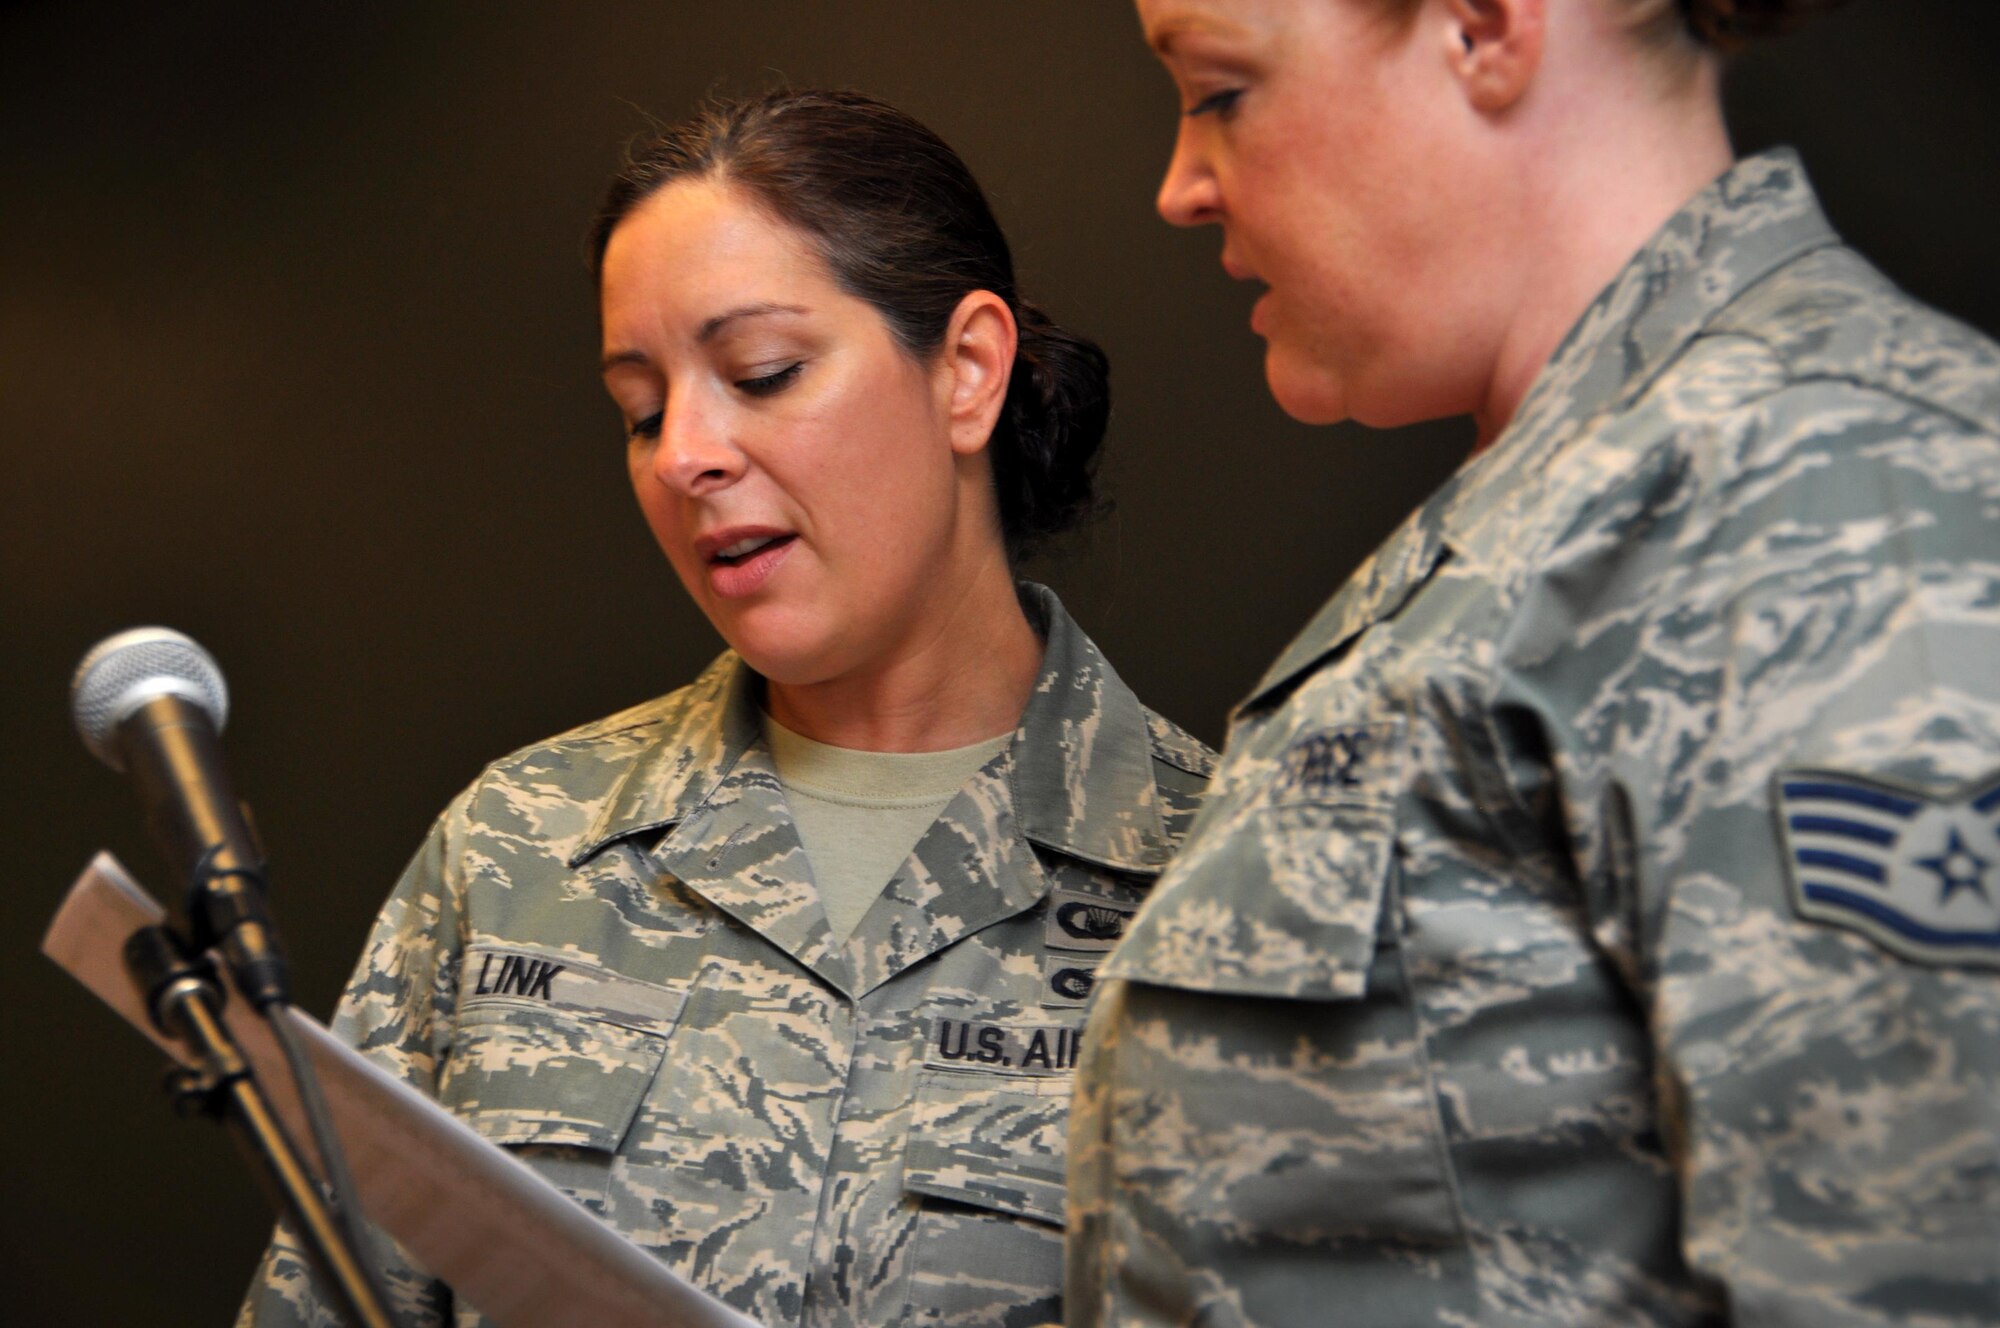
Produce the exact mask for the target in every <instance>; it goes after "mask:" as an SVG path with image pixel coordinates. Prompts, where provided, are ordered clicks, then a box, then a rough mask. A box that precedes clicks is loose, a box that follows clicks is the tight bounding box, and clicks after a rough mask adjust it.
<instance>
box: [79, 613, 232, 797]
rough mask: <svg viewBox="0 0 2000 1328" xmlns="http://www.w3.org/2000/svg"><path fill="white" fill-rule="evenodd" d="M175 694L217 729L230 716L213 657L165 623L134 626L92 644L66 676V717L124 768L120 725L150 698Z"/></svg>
mask: <svg viewBox="0 0 2000 1328" xmlns="http://www.w3.org/2000/svg"><path fill="white" fill-rule="evenodd" d="M160 696H178V697H180V698H181V699H183V700H185V701H187V702H188V703H189V704H190V705H193V706H195V707H197V708H199V709H200V710H201V711H202V712H203V713H204V714H206V715H207V716H208V719H209V723H210V724H212V725H214V727H215V731H216V732H217V733H220V732H222V725H223V723H224V721H226V720H227V719H228V718H229V687H228V685H227V684H226V683H224V682H223V680H222V670H221V669H220V668H219V667H217V665H216V662H215V660H214V658H213V657H211V656H210V655H209V653H208V652H207V651H206V650H203V649H202V648H201V647H200V646H198V645H196V644H195V643H194V642H193V641H191V640H190V639H188V638H187V637H185V636H183V635H181V634H180V633H179V632H176V631H174V630H173V629H172V628H168V627H134V628H132V629H131V630H130V631H125V632H120V633H118V634H117V635H116V636H107V637H106V638H104V639H103V640H102V641H99V642H98V643H97V644H96V645H94V646H92V647H91V648H90V651H89V653H88V654H86V655H84V657H83V662H82V663H80V664H78V665H77V666H76V676H75V677H73V678H71V679H70V684H69V710H70V717H71V718H72V719H74V720H75V721H76V731H77V732H78V733H79V734H81V735H82V737H83V745H84V746H86V747H88V748H90V750H91V753H92V754H93V755H95V756H96V757H97V759H98V760H100V761H102V762H104V763H105V764H106V765H108V766H110V767H111V768H112V769H113V770H123V769H124V768H125V762H124V759H123V757H121V756H120V755H119V751H118V744H117V741H116V738H117V733H118V726H119V725H120V724H122V723H124V722H125V720H126V719H127V718H129V717H130V716H131V714H132V713H133V712H134V711H135V710H137V709H139V707H141V706H143V705H145V704H146V703H147V702H148V701H151V700H153V699H154V698H155V697H160Z"/></svg>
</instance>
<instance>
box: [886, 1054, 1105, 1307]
mask: <svg viewBox="0 0 2000 1328" xmlns="http://www.w3.org/2000/svg"><path fill="white" fill-rule="evenodd" d="M995 1030H998V1032H996V1031H995ZM982 1034H984V1035H985V1037H984V1040H983V1043H982V1038H981V1035H982ZM1080 1038H1081V1027H1080V1025H1071V1024H1037V1025H1019V1026H1016V1025H998V1024H981V1023H974V1022H969V1021H956V1020H950V1019H944V1020H939V1021H936V1023H935V1024H934V1026H933V1032H932V1040H933V1043H934V1044H936V1046H935V1047H934V1048H933V1055H932V1056H931V1057H930V1058H929V1059H930V1060H931V1061H932V1062H933V1063H932V1064H929V1065H927V1066H926V1067H925V1068H923V1069H921V1070H919V1071H918V1075H917V1089H916V1099H915V1102H914V1104H913V1107H912V1110H911V1117H910V1134H909V1141H908V1144H907V1145H906V1148H905V1151H904V1156H903V1185H904V1188H905V1190H907V1191H908V1192H909V1193H911V1194H915V1195H921V1196H924V1197H925V1198H926V1199H929V1200H942V1201H943V1202H927V1203H925V1204H924V1205H923V1208H922V1211H921V1212H920V1214H919V1215H918V1218H917V1232H916V1247H915V1251H914V1254H913V1262H912V1266H911V1273H910V1320H911V1321H912V1322H915V1323H941V1322H950V1323H997V1322H1000V1321H1001V1320H1002V1319H1003V1318H1006V1319H1008V1321H1014V1320H1015V1319H1017V1318H1018V1320H1019V1321H1020V1322H1025V1323H1040V1322H1043V1321H1046V1320H1052V1319H1055V1318H1057V1317H1059V1313H1060V1305H1059V1299H1058V1291H1059V1288H1060V1287H1061V1285H1062V1221H1063V1194H1064V1175H1063V1173H1064V1169H1065V1164H1066V1161H1067V1156H1068V1132H1069V1103H1070V1079H1071V1071H1072V1067H1073V1066H1074V1064H1075V1060H1076V1051H1077V1046H1078V1043H1079V1041H1080ZM953 1039H958V1041H957V1044H956V1048H955V1049H956V1050H957V1051H958V1052H959V1054H961V1055H964V1056H967V1057H970V1058H973V1059H975V1060H976V1059H977V1058H978V1057H980V1056H981V1055H989V1056H992V1057H994V1058H995V1059H994V1060H992V1061H989V1062H983V1063H982V1068H978V1069H952V1068H940V1067H938V1066H937V1065H936V1064H935V1061H936V1059H937V1057H936V1055H935V1052H936V1049H937V1047H942V1048H944V1050H945V1051H946V1052H947V1053H949V1052H950V1051H951V1050H953V1049H954V1047H953ZM996 1067H997V1068H996ZM1014 1070H1022V1071H1025V1072H1022V1073H1014V1072H1012V1071H1014ZM1023 1315H1025V1317H1020V1316H1023Z"/></svg>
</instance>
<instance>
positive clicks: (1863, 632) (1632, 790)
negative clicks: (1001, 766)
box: [1067, 0, 2000, 1328]
mask: <svg viewBox="0 0 2000 1328" xmlns="http://www.w3.org/2000/svg"><path fill="white" fill-rule="evenodd" d="M1820 7H1823V6H1821V5H1812V4H1802V3H1798V2H1797V0H1791V2H1790V3H1785V2H1781V0H1680V3H1674V2H1673V0H1139V11H1140V16H1141V19H1142V21H1143V24H1144V27H1145V30H1146V35H1147V37H1148V39H1149V40H1150V42H1151V43H1152V45H1153V47H1154V49H1155V50H1156V51H1157V52H1158V54H1159V55H1160V57H1161V59H1162V60H1163V62H1164V63H1165V64H1166V66H1167V68H1168V70H1169V72H1170V73H1171V74H1172V75H1173V78H1174V81H1175V83H1176V85H1177V87H1178V88H1179V91H1180V94H1181V103H1182V109H1183V111H1184V115H1183V117H1182V120H1181V126H1180V131H1179V138H1178V141H1177V143H1176V146H1175V149H1174V154H1173V158H1172V161H1171V164H1170V165H1169V166H1168V169H1167V175H1166V179H1165V181H1164V183H1163V184H1162V185H1161V188H1160V194H1159V208H1160V211H1161V212H1162V214H1163V215H1164V216H1165V217H1166V218H1167V220H1169V221H1171V222H1173V223H1175V224H1178V225H1199V224H1204V223H1209V222H1213V223H1216V224H1217V225H1219V226H1220V227H1221V229H1222V241H1223V243H1222V262H1223V265H1224V267H1225V268H1227V269H1228V270H1229V272H1230V273H1231V274H1232V275H1235V276H1237V277H1240V278H1244V279H1248V280H1254V281H1258V282H1261V283H1262V284H1263V285H1265V286H1266V287H1268V289H1267V290H1265V291H1264V293H1263V294H1262V296H1261V298H1260V299H1258V301H1257V303H1256V308H1255V311H1254V313H1253V314H1252V316H1251V327H1252V328H1253V329H1254V330H1255V331H1257V332H1258V333H1260V334H1261V335H1262V336H1263V337H1264V339H1265V341H1266V344H1267V353H1266V360H1265V371H1266V375H1267V378H1268V381H1269V385H1270V388H1271V391H1272V393H1273V395H1274V396H1275V397H1276V398H1277V400H1278V402H1279V403H1280V404H1281V405H1282V406H1283V407H1284V408H1285V409H1286V410H1287V411H1288V412H1290V413H1291V414H1292V415H1294V416H1296V417H1298V418H1300V419H1302V420H1307V421H1315V422H1333V421H1337V420H1342V419H1353V420H1358V421H1360V422H1362V423H1366V424H1372V425H1381V426H1387V425H1396V424H1403V423H1408V422H1411V421H1416V420H1423V419H1430V418H1435V417H1439V416H1444V415H1451V414H1460V413H1463V414H1469V415H1471V416H1472V418H1473V420H1474V422H1475V423H1476V425H1477V429H1478V446H1477V450H1476V452H1475V454H1474V455H1473V457H1472V458H1471V459H1470V460H1469V461H1468V462H1467V463H1466V464H1465V465H1464V466H1463V467H1462V468H1461V469H1460V470H1459V471H1458V473H1457V474H1456V475H1455V476H1453V477H1452V478H1451V479H1450V480H1449V481H1448V482H1447V483H1446V484H1445V485H1444V486H1443V488H1442V489H1440V491H1439V492H1438V493H1437V494H1436V495H1435V496H1433V497H1432V498H1431V499H1430V500H1429V501H1428V502H1427V503H1426V504H1425V505H1424V506H1423V507H1422V508H1421V509H1419V511H1417V512H1416V513H1415V514H1414V515H1413V516H1412V517H1411V518H1410V519H1409V520H1408V521H1407V522H1406V523H1405V524H1404V525H1403V527H1402V528H1401V529H1400V530H1399V531H1397V532H1396V533H1395V534H1394V535H1393V536H1392V537H1391V538H1390V539H1389V540H1388V542H1387V543H1386V544H1384V546H1383V547H1382V548H1381V549H1380V550H1379V551H1378V552H1377V553H1376V555H1375V556H1374V558H1373V559H1372V560H1371V561H1370V562H1369V563H1368V564H1367V565H1365V566H1364V567H1363V568H1362V569H1361V570H1360V571H1359V572H1358V573H1357V574H1356V575H1355V576H1354V578H1353V579H1352V580H1351V581H1350V582H1349V583H1348V584H1347V585H1346V587H1345V588H1344V589H1342V590H1341V591H1340V592H1339V593H1338V594H1337V595H1335V596H1334V598H1333V599H1332V600H1331V601H1330V602H1329V603H1328V605H1327V606H1326V608H1325V609H1324V610H1323V611H1322V612H1321V613H1320V615H1319V616H1318V617H1317V618H1316V619H1315V620H1314V621H1313V622H1312V623H1311V624H1309V625H1308V626H1307V627H1306V628H1305V630H1304V632H1303V633H1302V634H1301V635H1300V636H1299V638H1298V639H1297V641H1296V642H1295V643H1294V644H1293V645H1292V646H1291V647H1290V648H1289V649H1287V650H1286V651H1285V653H1284V654H1283V656H1282V657H1281V658H1280V659H1279V660H1278V661H1277V663H1276V664H1275V665H1274V666H1273V667H1272V668H1271V670H1270V671H1269V673H1268V674H1267V675H1266V676H1265V677H1264V679H1263V680H1262V681H1261V682H1260V683H1259V684H1258V685H1257V686H1256V688H1255V690H1254V691H1253V692H1252V693H1251V696H1250V698H1249V699H1248V700H1247V701H1246V702H1245V703H1244V704H1243V705H1242V706H1241V707H1240V708H1239V709H1238V711H1237V712H1236V715H1235V717H1234V722H1233V725H1232V728H1231V731H1230V738H1229V744H1228V749H1227V751H1226V753H1225V755H1224V757H1223V761H1222V766H1221V768H1220V769H1219V771H1218V773H1217V780H1216V785H1215V789H1216V792H1215V793H1214V794H1213V795H1212V797H1211V798H1210V800H1209V804H1208V806H1207V807H1206V808H1205V810H1204V812H1203V815H1202V820H1201V824H1200V826H1199V827H1198V828H1197V829H1196V830H1195V832H1194V833H1193V834H1192V835H1191V836H1190V838H1189V841H1188V844H1187V846H1186V847H1185V849H1184V850H1183V852H1182V853H1181V855H1180V857H1179V858H1178V859H1177V860H1176V862H1175V864H1174V866H1173V867H1172V868H1171V869H1170V871H1169V872H1168V873H1167V875H1166V876H1164V877H1163V878H1162V880H1161V882H1160V884H1159V886H1158V887H1157V888H1156V889H1155V890H1154V891H1153V893H1152V895H1151V897H1150V898H1149V900H1148V902H1147V904H1146V906H1145V907H1144V908H1143V909H1142V910H1141V911H1140V913H1139V915H1138V917H1137V918H1136V919H1134V921H1133V923H1132V926H1131V927H1130V928H1129V929H1128V934H1127V935H1126V937H1125V939H1124V941H1123V942H1122V943H1121V945H1120V947H1119V948H1118V950H1117V951H1115V952H1114V953H1113V955H1112V957H1111V958H1110V959H1109V960H1108V961H1107V962H1106V965H1105V968H1104V970H1103V981H1102V983H1101V984H1100V987H1099V991H1098V994H1097V998H1096V1004H1095V1006H1094V1007H1093V1012H1092V1015H1091V1021H1090V1029H1089V1032H1088V1033H1087V1035H1086V1038H1085V1044H1084V1045H1085V1050H1084V1064H1083V1065H1082V1066H1081V1067H1080V1068H1079V1070H1078V1083H1077V1096H1076V1106H1075V1113H1074V1118H1073V1119H1074V1130H1073V1134H1072V1144H1071V1159H1072V1167H1071V1184H1072V1191H1071V1204H1072V1213H1071V1223H1070V1228H1069V1235H1070V1253H1071V1262H1070V1273H1069V1278H1070V1280H1069V1283H1068V1287H1067V1290H1068V1296H1067V1306H1068V1310H1069V1314H1070V1318H1071V1322H1072V1323H1073V1324H1088V1325H1096V1324H1119V1325H1126V1324H1192V1323H1199V1324H1203V1325H1206V1326H1209V1328H1224V1326H1225V1325H1238V1324H1251V1323H1254V1324H1260V1325H1279V1324H1301V1325H1303V1324H1312V1325H1319V1324H1341V1325H1346V1326H1348V1328H1372V1326H1375V1325H1381V1326H1382V1328H1409V1326H1410V1325H1416V1324H1456V1325H1471V1324H1480V1325H1500V1324H1523V1325H1525V1324H1536V1325H1543V1324H1592V1325H1610V1324H1620V1325H1638V1324H1719V1323H1724V1322H1737V1323H1746V1324H1786V1325H1814V1328H1820V1326H1822V1325H1835V1324H1888V1323H1934V1324H1946V1323H1952V1324H1961V1323H1974V1322H1979V1323H1994V1322H2000V1280H1996V1276H2000V1275H1996V1271H1995V1267H1996V1256H2000V975H1997V974H1996V973H1995V972H1994V969H1995V967H1996V964H2000V835H1996V823H2000V668H1996V667H1995V662H1994V661H1995V659H1996V656H2000V349H1996V347H1995V346H1994V345H1993V343H1992V342H1990V341H1988V340H1986V339H1985V338H1984V337H1982V336H1980V335H1978V334H1977V333H1975V332H1973V331H1971V330H1969V329H1967V328H1965V327H1962V326H1959V325H1958V324H1955V323H1953V322H1952V321H1950V320H1949V319H1947V318H1945V317H1943V316H1941V315H1939V314H1937V313H1935V312H1933V311H1931V310H1929V309H1926V308H1924V307H1922V306H1921V305H1918V304H1917V303H1915V302H1914V301H1912V300H1911V299H1909V298H1908V297H1907V296H1905V295H1903V294H1902V293H1901V292H1899V291H1897V290H1896V289H1895V288H1894V287H1893V286H1891V285H1890V284H1889V283H1888V282H1887V281H1886V280H1884V279H1883V278H1882V277H1881V276H1880V275H1879V274H1878V273H1876V272H1875V271H1873V270H1872V269H1871V268H1870V267H1869V266H1868V265H1867V264H1866V263H1865V262H1864V261H1863V260H1862V259H1861V258H1860V257H1859V256H1858V255H1856V254H1855V253H1854V252H1853V251H1851V250H1849V249H1847V248H1845V247H1844V246H1843V245H1842V244H1841V243H1840V242H1839V239H1838V238H1837V237H1836V236H1835V234H1834V233H1833V231H1832V230H1831V228H1830V227H1829V226H1828V224H1827V222H1826V220H1825V218H1824V217H1823V216H1822V215H1821V214H1820V211H1819V208H1818V206H1817V204H1816V203H1815V201H1814V198H1813V194H1812V191H1811V189H1810V187H1809V186H1808V184H1807V182H1806V178H1805V175H1804V172H1803V170H1802V169H1801V167H1800V165H1799V162H1798V160H1797V158H1796V157H1795V156H1793V155H1792V154H1790V153H1787V152H1774V153H1769V154H1765V155H1761V156H1756V157H1751V158H1749V159H1746V160H1743V161H1735V160H1734V159H1733V153H1732V151H1731V148H1730V144H1729V139H1728V135H1727V133H1726V132H1725V129H1724V124H1723V118H1722V112H1721V105H1720V99H1719V96H1718V86H1719V81H1720V74H1721V64H1722V52H1723V51H1725V50H1727V49H1733V48H1734V47H1736V46H1738V45H1740V44H1742V43H1743V42H1745V41H1747V40H1749V39H1750V38H1752V37H1754V36H1756V35H1758V34H1759V33H1761V32H1765V31H1772V30H1776V29H1778V28H1782V27H1784V26H1786V25H1788V24H1789V23H1790V22H1791V21H1792V20H1794V19H1796V18H1797V17H1798V16H1799V15H1800V14H1801V13H1802V12H1803V11H1805V10H1808V9H1813V8H1820Z"/></svg>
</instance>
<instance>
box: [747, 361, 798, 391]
mask: <svg viewBox="0 0 2000 1328" xmlns="http://www.w3.org/2000/svg"><path fill="white" fill-rule="evenodd" d="M804 367H805V361H804V360H798V361H795V362H793V363H791V364H788V365H786V366H785V367H784V368H782V369H780V370H778V371H777V372H776V373H769V374H765V375H763V376H762V377H760V378H739V379H737V380H736V388H737V390H738V391H739V392H744V393H747V394H748V395H750V396H753V397H768V396H771V395H772V394H773V393H777V392H782V391H784V390H785V389H786V388H787V387H789V386H790V385H791V382H792V380H793V379H794V378H797V377H798V376H799V370H800V369H803V368H804Z"/></svg>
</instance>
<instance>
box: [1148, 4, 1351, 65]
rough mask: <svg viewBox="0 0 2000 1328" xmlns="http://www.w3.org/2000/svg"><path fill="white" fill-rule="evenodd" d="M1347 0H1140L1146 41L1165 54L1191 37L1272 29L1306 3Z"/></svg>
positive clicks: (1244, 33)
mask: <svg viewBox="0 0 2000 1328" xmlns="http://www.w3.org/2000/svg"><path fill="white" fill-rule="evenodd" d="M1344 2H1345V0H1138V6H1139V24H1140V26H1141V27H1142V28H1144V29H1145V33H1146V43H1147V44H1148V45H1149V46H1151V47H1152V48H1153V50H1154V51H1155V52H1156V53H1157V54H1159V55H1160V56H1161V57H1162V58H1170V57H1172V56H1173V55H1174V54H1175V53H1176V52H1177V50H1179V49H1180V48H1182V47H1184V46H1185V45H1186V44H1187V42H1189V41H1190V40H1192V39H1197V38H1201V37H1224V38H1228V37H1246V36H1252V35H1256V34H1258V33H1261V32H1266V31H1268V30H1270V29H1271V28H1272V27H1273V26H1274V25H1276V24H1278V23H1281V22H1282V21H1283V20H1284V19H1285V18H1286V16H1287V11H1288V10H1292V9H1296V8H1298V7H1299V6H1300V5H1301V4H1303V3H1320V4H1338V3H1344Z"/></svg>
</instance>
